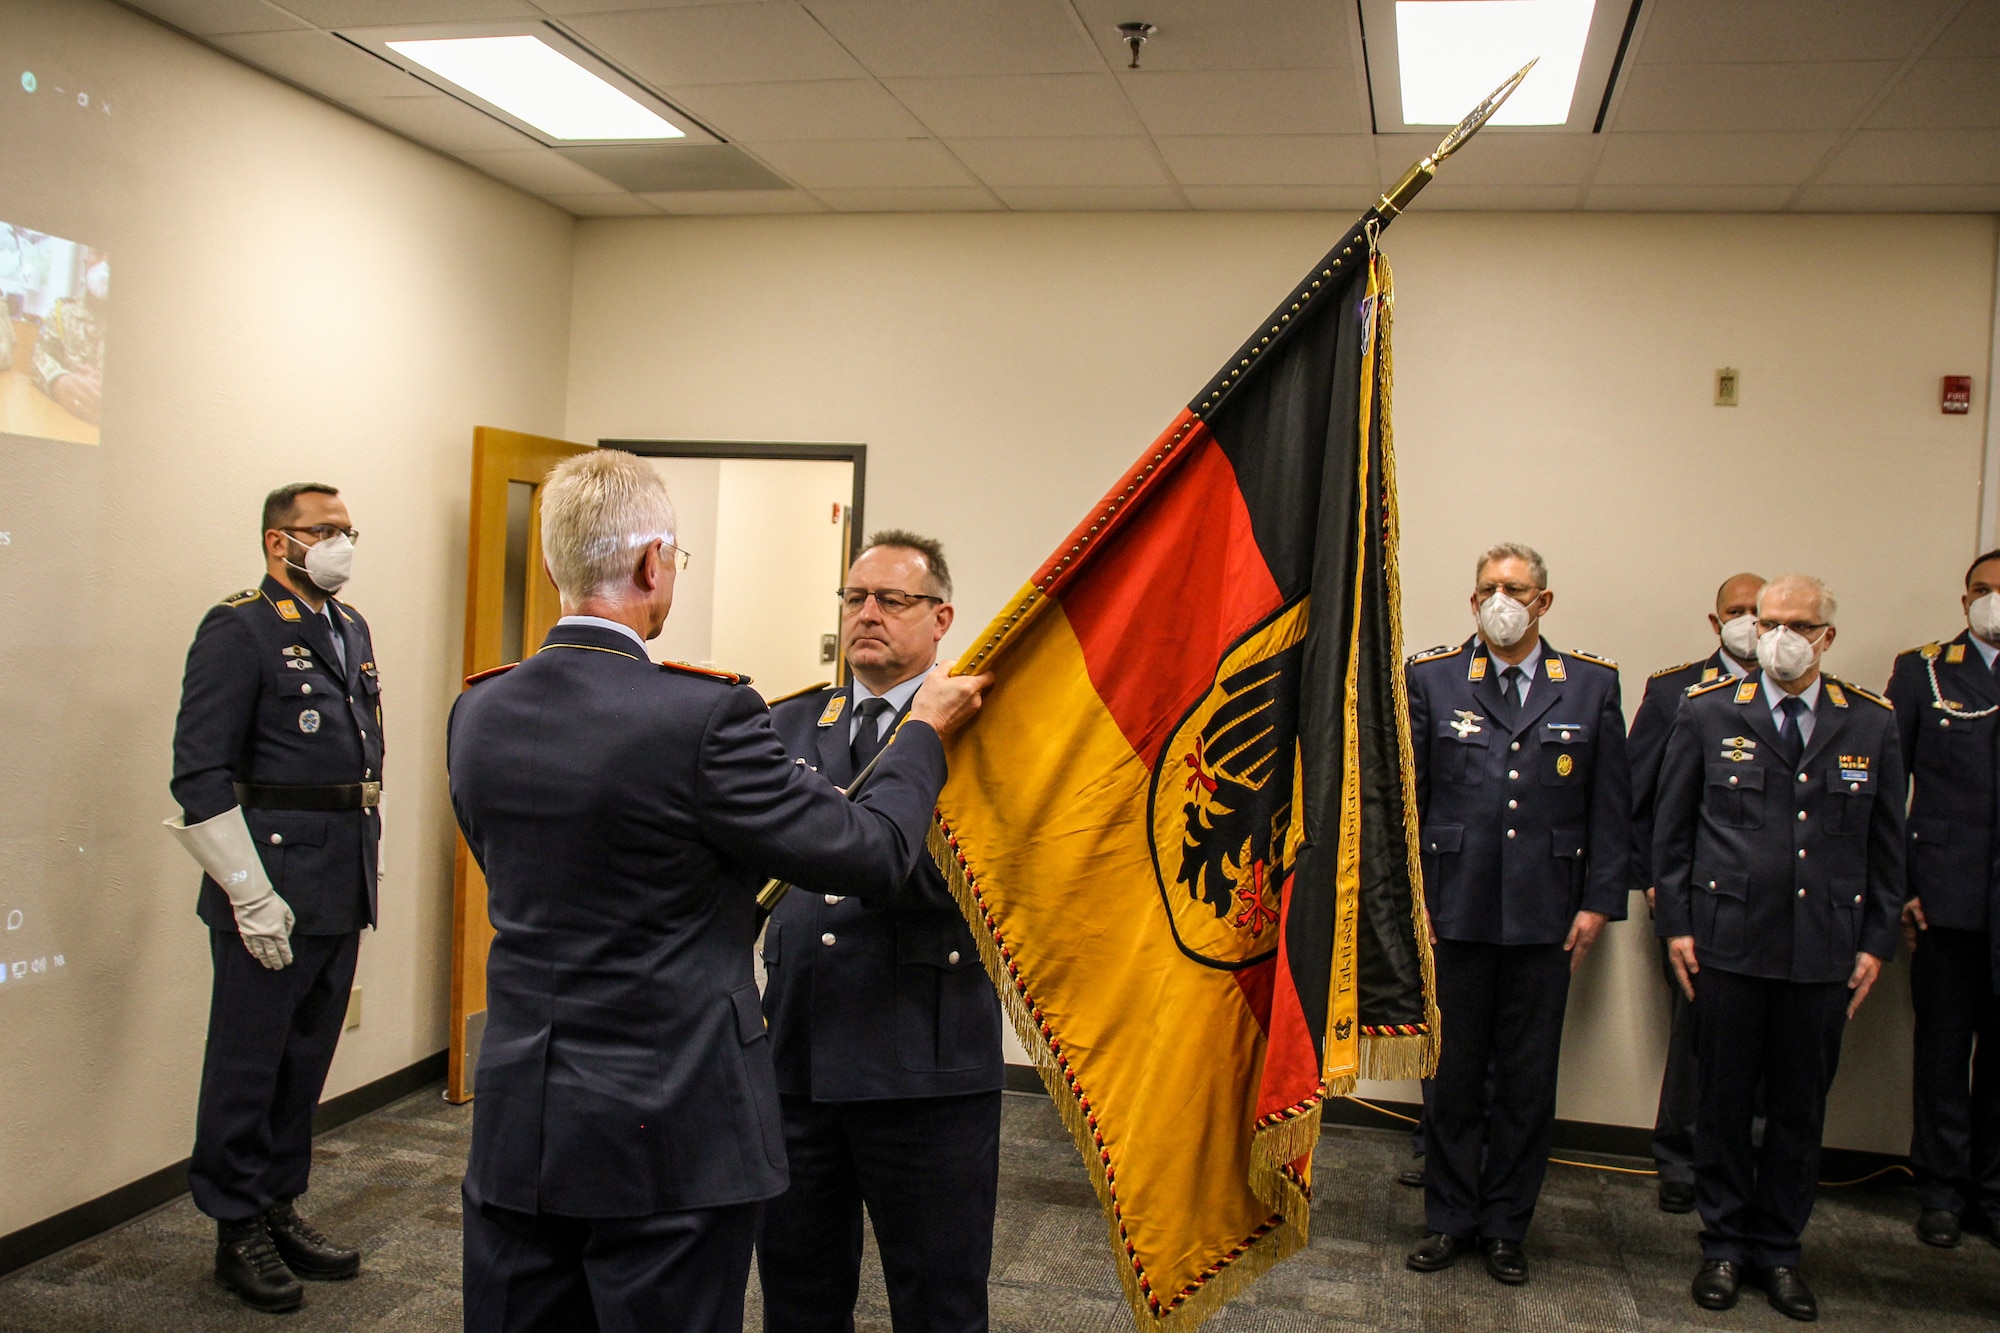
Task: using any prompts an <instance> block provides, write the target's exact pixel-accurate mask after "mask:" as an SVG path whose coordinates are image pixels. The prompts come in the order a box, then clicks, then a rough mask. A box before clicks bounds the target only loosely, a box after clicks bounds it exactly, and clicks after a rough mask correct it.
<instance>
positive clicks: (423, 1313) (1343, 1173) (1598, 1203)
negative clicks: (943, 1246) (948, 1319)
mask: <svg viewBox="0 0 2000 1333" xmlns="http://www.w3.org/2000/svg"><path fill="white" fill-rule="evenodd" d="M471 1122H472V1117H471V1108H470V1107H454V1106H449V1105H447V1104H446V1103H444V1102H443V1101H442V1100H440V1098H439V1096H438V1093H437V1092H436V1091H426V1092H422V1093H418V1094H416V1095H414V1096H411V1097H409V1098H406V1099H405V1100H403V1101H401V1102H398V1103H396V1104H395V1105H393V1106H390V1107H387V1108H385V1109H384V1110H382V1111H379V1112H377V1113H375V1114H374V1115H371V1116H368V1117H366V1118H364V1119H361V1120H357V1121H355V1122H353V1123H352V1124H349V1125H347V1126H346V1127H344V1128H342V1129H340V1130H337V1131H335V1132H333V1133H331V1134H328V1135H326V1136H324V1137H323V1138H321V1139H320V1141H319V1143H318V1144H317V1145H316V1148H315V1168H314V1176H313V1192H312V1194H311V1195H310V1196H309V1197H308V1198H307V1199H306V1200H304V1201H303V1203H302V1207H303V1210H304V1211H305V1212H306V1214H307V1216H309V1217H310V1218H312V1219H313V1220H314V1221H315V1222H316V1223H318V1224H319V1225H320V1226H321V1227H322V1228H323V1229H324V1230H326V1231H327V1232H329V1233H331V1234H332V1235H334V1236H336V1237H338V1238H340V1239H342V1240H344V1241H347V1242H348V1243H350V1244H359V1245H361V1246H363V1247H365V1249H366V1251H367V1254H366V1258H365V1260H364V1267H363V1272H362V1275H361V1277H360V1278H358V1279H357V1280H355V1281H353V1282H344V1283H331V1284H327V1283H320V1284H309V1285H308V1287H307V1302H306V1306H305V1308H304V1309H303V1310H301V1311H299V1312H297V1313H296V1314H291V1315H285V1316H270V1315H258V1314H254V1313H252V1312H250V1311H248V1310H246V1309H244V1308H243V1307H241V1306H240V1305H238V1304H237V1303H236V1301H235V1300H234V1299H233V1298H232V1297H231V1296H229V1295H228V1294H227V1293H226V1292H224V1291H223V1290H222V1289H221V1288H220V1287H218V1286H217V1285H216V1284H215V1283H214V1281H213V1280H212V1279H211V1278H210V1276H209V1269H210V1262H211V1255H212V1246H213V1235H214V1232H213V1229H212V1224H210V1223H209V1222H208V1221H206V1220H205V1219H204V1218H202V1217H201V1216H200V1215H198V1214H197V1213H196V1212H195V1210H194V1207H193V1205H192V1204H191V1203H189V1202H188V1201H187V1200H186V1199H185V1198H183V1199H181V1200H179V1201H178V1202H175V1203H172V1204H169V1205H168V1206H166V1207H164V1208H162V1209H160V1210H158V1211H156V1212H154V1213H151V1214H149V1215H148V1216H146V1217H143V1218H140V1219H139V1220H137V1221H135V1222H132V1223H131V1224H129V1225H127V1226H124V1227H121V1228H120V1229H118V1230H117V1231H114V1232H111V1233H109V1234H107V1235H104V1236H102V1237H99V1238H98V1239H96V1240H93V1241H90V1242H88V1243H86V1244H84V1245H81V1246H78V1247H77V1248H75V1249H72V1250H69V1251H67V1252H65V1253H63V1254H60V1255H57V1256H55V1257H53V1258H51V1259H48V1260H45V1261H44V1262H42V1263H40V1264H38V1265H36V1266H34V1267H32V1268H27V1269H24V1270H22V1271H21V1272H19V1273H16V1274H13V1275H12V1276H10V1277H8V1278H7V1279H5V1280H0V1333H28V1331H29V1330H33V1331H34V1333H47V1331H49V1330H63V1333H112V1331H113V1330H116V1331H117V1333H128V1331H129V1330H163V1331H165V1333H206V1330H235V1329H243V1330H266V1331H267V1333H268V1330H271V1329H274V1328H282V1329H284V1330H288V1331H290V1333H308V1330H338V1331H339V1333H373V1331H374V1330H385V1331H386V1330H397V1331H398V1333H401V1331H402V1330H410V1331H411V1333H416V1331H418V1330H437V1331H438V1333H445V1331H446V1330H456V1329H457V1328H458V1327H459V1297H458V1281H459V1200H458V1180H459V1175H460V1173H461V1171H462V1170H463V1166H464V1161H465V1152H466V1145H467V1140H468V1138H469V1135H470V1129H471ZM1002 1125H1003V1129H1002V1134H1003V1140H1002V1150H1001V1153H1002V1155H1001V1181H1000V1214H999V1221H998V1231H997V1234H996V1238H995V1245H994V1255H993V1280H992V1298H993V1326H994V1328H995V1329H996V1330H1008V1331H1010V1333H1011V1331H1013V1330H1020V1331H1022V1333H1026V1331H1027V1330H1037V1331H1041V1330H1048V1331H1049V1333H1058V1331H1060V1333H1071V1331H1072V1330H1103V1333H1124V1331H1125V1330H1129V1329H1130V1328H1132V1321H1131V1317H1130V1316H1129V1314H1127V1312H1126V1309H1125V1303H1124V1300H1123V1297H1122V1296H1121V1295H1120V1292H1119V1287H1118V1277H1117V1273H1116V1272H1115V1271H1114V1269H1113V1267H1112V1261H1111V1255H1110V1253H1109V1250H1108V1247H1107V1245H1106V1242H1105V1236H1104V1225H1103V1222H1102V1221H1101V1220H1100V1215H1099V1212H1098V1207H1097V1200H1096V1197H1095V1196H1094V1195H1093V1194H1092V1193H1091V1189H1090V1184H1089V1181H1088V1179H1087V1178H1086V1177H1085V1175H1084V1172H1083V1168H1082V1166H1081V1165H1080V1164H1079V1163H1078V1161H1077V1157H1076V1152H1075V1150H1074V1148H1073V1147H1072V1146H1071V1144H1070V1142H1069V1140H1068V1137H1067V1135H1066V1134H1065V1133H1064V1131H1063V1128H1062V1126H1061V1124H1060V1123H1059V1122H1058V1120H1057V1119H1056V1116H1055V1113H1054V1111H1053V1109H1052V1108H1051V1107H1050V1106H1049V1104H1048V1102H1047V1101H1046V1100H1044V1099H1042V1098H1040V1097H1033V1096H1020V1095H1009V1096H1008V1097H1007V1100H1006V1110H1005V1115H1004V1119H1003V1122H1002ZM1408 1142H1409V1141H1408V1138H1407V1137H1406V1136H1404V1135H1402V1134H1398V1133H1394V1132H1391V1131H1387V1130H1367V1129H1350V1128H1341V1127H1335V1128H1329V1129H1328V1130H1327V1132H1326V1136H1325V1138H1324V1140H1323V1141H1322V1145H1321V1149H1320V1154H1319V1159H1318V1160H1319V1179H1320V1185H1319V1198H1320V1203H1319V1206H1318V1207H1317V1208H1316V1209H1315V1210H1314V1216H1313V1235H1312V1244H1311V1247H1310V1248H1309V1249H1308V1250H1307V1251H1305V1252H1304V1253H1302V1254H1299V1255H1296V1256H1294V1257H1293V1258H1292V1259H1290V1260H1288V1261H1286V1262H1285V1263H1284V1264H1282V1265H1280V1266H1279V1267H1278V1268H1277V1269H1275V1270H1274V1271H1273V1272H1271V1273H1270V1274H1269V1275H1268V1276H1266V1277H1265V1278H1264V1279H1263V1280H1262V1281H1261V1282H1259V1283H1258V1284H1257V1285H1256V1286H1255V1287H1254V1288H1253V1289H1252V1290H1251V1291H1250V1292H1249V1293H1248V1294H1247V1295H1246V1296H1244V1297H1242V1298H1241V1299H1239V1300H1237V1301H1236V1302H1235V1303H1234V1304H1232V1305H1230V1306H1229V1307H1228V1308H1227V1309H1225V1310H1224V1311H1223V1312H1222V1313H1221V1314H1219V1315H1218V1316H1216V1318H1215V1319H1213V1320H1211V1321H1210V1323H1209V1324H1208V1325H1207V1327H1208V1328H1209V1329H1214V1330H1217V1333H1253V1331H1254V1333H1296V1331H1299V1330H1308V1329H1333V1328H1339V1329H1357V1330H1376V1329H1380V1330H1438V1331H1440V1333H1442V1331H1443V1330H1485V1329H1508V1330H1512V1329H1521V1330H1567V1329H1645V1330H1654V1331H1657V1333H1668V1331H1670V1330H1680V1329H1702V1330H1720V1329H1728V1330H1739V1329H1740V1330H1753V1329H1754V1330H1776V1329H1789V1328H1791V1327H1793V1325H1792V1324H1791V1322H1790V1321H1789V1320H1786V1319H1785V1318H1783V1317H1782V1316H1780V1315H1778V1314H1777V1313H1776V1312H1775V1311H1773V1310H1771V1309H1770V1308H1769V1307H1768V1306H1767V1305H1765V1304H1764V1302H1763V1299H1762V1297H1761V1295H1760V1294H1759V1293H1756V1292H1749V1291H1746V1293H1745V1299H1744V1302H1743V1304H1742V1305H1741V1306H1739V1307H1738V1308H1737V1309H1736V1310H1734V1311H1731V1312H1729V1313H1726V1314H1711V1313H1708V1312H1705V1311H1702V1310H1698V1309H1697V1308H1696V1307H1695V1306H1694V1304H1693V1303H1692V1302H1691V1301H1690V1300H1689V1299H1688V1295H1687V1284H1688V1280H1689V1278H1690V1277H1691V1276H1692V1274H1693V1269H1694V1266H1695V1260H1696V1249H1695V1241H1694V1234H1695V1230H1696V1228H1697V1226H1698V1225H1699V1224H1698V1222H1697V1221H1696V1219H1694V1218H1693V1217H1670V1216H1667V1215H1665V1214H1663V1213H1661V1212H1660V1211H1659V1210H1658V1208H1656V1207H1655V1206H1654V1203H1653V1182H1652V1180H1651V1178H1649V1177H1645V1176H1633V1175H1621V1174H1615V1173H1609V1172H1600V1171H1593V1170H1586V1169H1583V1168H1579V1167H1569V1166H1553V1167H1551V1168H1550V1171H1549V1179H1548V1185H1547V1187H1546V1189H1545V1190H1544V1192H1543V1195H1542V1201H1541V1207H1540V1210H1539V1211H1538V1212H1537V1214H1536V1218H1535V1226H1534V1230H1533V1232H1532V1233H1531V1235H1530V1237H1529V1243H1528V1253H1529V1257H1530V1261H1531V1262H1532V1263H1533V1264H1534V1276H1533V1280H1532V1281H1531V1282H1529V1283H1528V1284H1527V1285H1526V1286H1524V1287H1519V1288H1507V1287H1501V1286H1500V1285H1498V1284H1497V1283H1495V1282H1493V1281H1492V1280H1491V1279H1490V1278H1488V1277H1487V1276H1486V1273H1485V1271H1484V1269H1483V1268H1481V1267H1480V1266H1479V1264H1478V1263H1477V1262H1472V1263H1461V1264H1460V1265H1459V1266H1458V1267H1457V1268H1455V1269H1452V1270H1450V1271H1448V1272H1444V1273H1436V1274H1430V1275H1422V1274H1417V1273H1411V1272H1409V1271H1407V1270H1406V1269H1405V1268H1404V1267H1403V1253H1404V1251H1405V1250H1407V1249H1408V1248H1409V1246H1410V1245H1411V1244H1412V1243H1413V1242H1414V1241H1415V1240H1416V1239H1417V1238H1418V1236H1419V1235H1420V1234H1421V1232H1422V1230H1423V1205H1422V1195H1421V1193H1420V1192H1419V1191H1416V1190H1411V1189H1407V1188H1404V1187H1401V1186H1399V1185H1397V1184H1396V1183H1395V1179H1394V1177H1395V1173H1396V1171H1397V1170H1398V1169H1399V1168H1400V1167H1401V1166H1402V1165H1403V1162H1404V1160H1405V1154H1406V1153H1407V1151H1408ZM1913 1208H1914V1203H1913V1201H1912V1197H1911V1194H1910V1192H1909V1190H1908V1189H1907V1188H1906V1187H1904V1188H1896V1187H1888V1188H1884V1187H1880V1186H1875V1187H1864V1188H1858V1189H1843V1190H1828V1191H1826V1192H1825V1193H1824V1194H1823V1195H1822V1196H1821V1199H1820V1205H1819V1209H1818V1212H1817V1213H1816V1215H1815V1216H1814V1218H1813V1225H1812V1229H1811V1231H1810V1232H1809V1233H1808V1234H1807V1237H1806V1259H1805V1272H1806V1274H1807V1277H1808V1279H1809V1280H1810V1281H1811V1282H1812V1284H1813V1287H1814V1289H1815V1290H1816V1291H1817V1292H1818V1294H1819V1297H1820V1303H1821V1322H1822V1323H1823V1324H1827V1325H1830V1326H1832V1327H1835V1328H1838V1329H1841V1330H1854V1331H1855V1333H1859V1331H1860V1330H1871V1331H1872V1330H1883V1331H1884V1333H1886V1331H1887V1330H1891V1329H1895V1330H1904V1331H1906V1333H1945V1331H1946V1330H1961V1329H1962V1330H1968V1331H1969V1330H1975V1329H1976V1330H1980V1331H1981V1333H1993V1330H1994V1329H1995V1328H1996V1326H2000V1248H1996V1247H1995V1246H1994V1245H1992V1244H1991V1243H1989V1242H1987V1241H1986V1240H1983V1239H1977V1238H1968V1239H1967V1241H1966V1243H1965V1244H1964V1245H1963V1246H1961V1247H1960V1248H1959V1249H1957V1250H1934V1249H1929V1248H1927V1247H1925V1246H1924V1245H1922V1244H1920V1243H1919V1242H1918V1241H1917V1239H1916V1236H1915V1235H1914V1233H1913V1232H1912V1230H1911V1221H1912V1218H1913V1215H1914V1214H1913V1211H1912V1210H1913ZM856 1322H857V1326H858V1327H859V1328H860V1329H862V1330H881V1331H882V1333H887V1330H888V1328H889V1312H888V1303H887V1300H886V1298H885V1297H884V1294H883V1288H882V1277H881V1270H880V1267H879V1266H878V1265H877V1263H876V1261H875V1258H874V1254H873V1249H872V1243H871V1248H870V1253H869V1257H868V1259H867V1261H866V1265H865V1267H864V1270H863V1277H862V1287H861V1302H860V1308H859V1310H858V1311H857V1319H856ZM761 1323H762V1320H761V1317H760V1314H759V1311H758V1305H757V1285H756V1280H755V1277H754V1275H753V1277H752V1280H751V1284H750V1293H749V1309H748V1315H747V1319H746V1326H747V1327H748V1328H751V1329H757V1328H759V1327H761Z"/></svg>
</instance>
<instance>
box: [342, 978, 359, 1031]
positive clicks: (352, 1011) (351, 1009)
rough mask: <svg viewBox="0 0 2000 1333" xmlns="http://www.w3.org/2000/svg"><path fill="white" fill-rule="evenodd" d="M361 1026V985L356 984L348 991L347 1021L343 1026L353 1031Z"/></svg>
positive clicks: (346, 1029)
mask: <svg viewBox="0 0 2000 1333" xmlns="http://www.w3.org/2000/svg"><path fill="white" fill-rule="evenodd" d="M360 1026H361V987H359V986H356V987H355V988H354V989H353V990H351V991H349V992H347V1022H346V1023H345V1024H343V1025H342V1027H343V1029H344V1030H345V1031H348V1032H352V1031H353V1030H354V1029H355V1028H358V1027H360Z"/></svg>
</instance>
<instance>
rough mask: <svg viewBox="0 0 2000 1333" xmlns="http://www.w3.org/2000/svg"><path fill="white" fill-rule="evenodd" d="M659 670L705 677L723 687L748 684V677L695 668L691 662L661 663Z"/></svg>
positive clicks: (730, 672) (710, 668)
mask: <svg viewBox="0 0 2000 1333" xmlns="http://www.w3.org/2000/svg"><path fill="white" fill-rule="evenodd" d="M660 670H662V671H678V672H679V673H681V674H682V675H684V676H706V677H707V678H708V679H710V680H719V681H721V682H722V683H723V684H725V685H748V684H749V683H750V677H748V676H740V675H738V674H736V673H735V672H734V671H717V670H715V669H714V668H712V667H699V666H695V665H694V664H693V663H691V662H662V663H660Z"/></svg>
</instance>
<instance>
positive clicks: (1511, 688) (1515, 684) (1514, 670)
mask: <svg viewBox="0 0 2000 1333" xmlns="http://www.w3.org/2000/svg"><path fill="white" fill-rule="evenodd" d="M1527 678H1528V673H1527V672H1525V671H1523V670H1521V668H1519V667H1517V666H1510V667H1508V668H1507V669H1506V670H1505V671H1503V672H1501V673H1500V697H1501V698H1502V699H1505V700H1506V701H1507V707H1508V709H1509V710H1510V711H1518V710H1519V709H1520V707H1521V705H1522V703H1523V702H1524V701H1523V700H1522V698H1521V683H1522V682H1523V681H1525V680H1526V679H1527Z"/></svg>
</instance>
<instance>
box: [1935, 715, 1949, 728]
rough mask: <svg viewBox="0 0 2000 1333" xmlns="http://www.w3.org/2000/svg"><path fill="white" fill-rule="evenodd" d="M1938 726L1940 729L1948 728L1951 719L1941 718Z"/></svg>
mask: <svg viewBox="0 0 2000 1333" xmlns="http://www.w3.org/2000/svg"><path fill="white" fill-rule="evenodd" d="M1938 725H1939V726H1940V727H1948V726H1950V725H1951V719H1950V718H1948V717H1941V718H1939V719H1938Z"/></svg>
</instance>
